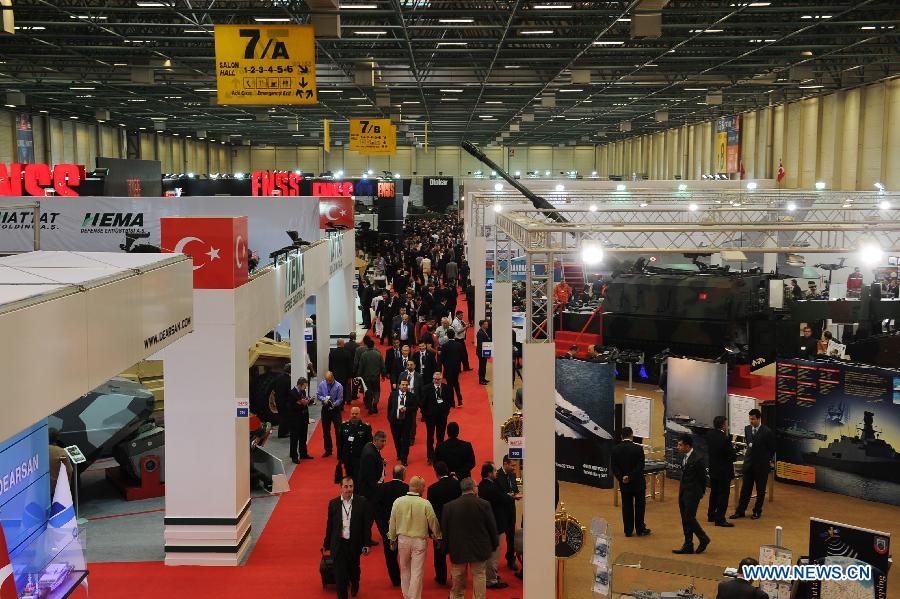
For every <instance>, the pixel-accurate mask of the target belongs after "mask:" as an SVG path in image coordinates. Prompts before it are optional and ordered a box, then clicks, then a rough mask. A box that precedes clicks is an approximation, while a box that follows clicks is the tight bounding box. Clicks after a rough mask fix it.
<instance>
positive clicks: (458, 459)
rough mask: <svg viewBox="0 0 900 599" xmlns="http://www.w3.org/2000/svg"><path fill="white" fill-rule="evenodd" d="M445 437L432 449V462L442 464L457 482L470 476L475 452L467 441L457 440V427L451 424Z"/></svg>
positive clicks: (453, 423) (473, 465)
mask: <svg viewBox="0 0 900 599" xmlns="http://www.w3.org/2000/svg"><path fill="white" fill-rule="evenodd" d="M447 437H449V438H448V439H447V440H446V441H444V442H443V443H438V445H437V447H435V448H434V461H435V462H444V463H445V464H447V468H449V469H450V472H452V473H453V474H455V475H456V479H457V480H462V479H464V478H469V477H470V476H472V468H474V467H475V450H474V449H472V444H471V443H469V442H468V441H462V440H461V439H459V425H458V424H457V423H455V422H451V423H449V424H448V425H447Z"/></svg>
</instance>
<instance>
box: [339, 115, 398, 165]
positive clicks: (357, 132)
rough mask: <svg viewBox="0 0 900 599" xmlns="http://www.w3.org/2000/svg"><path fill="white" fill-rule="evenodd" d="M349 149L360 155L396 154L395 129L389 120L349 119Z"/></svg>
mask: <svg viewBox="0 0 900 599" xmlns="http://www.w3.org/2000/svg"><path fill="white" fill-rule="evenodd" d="M350 149H351V150H354V151H356V152H359V153H360V154H370V155H376V156H380V155H390V154H395V153H396V152H397V128H396V127H395V126H394V125H393V124H392V123H391V121H390V119H350Z"/></svg>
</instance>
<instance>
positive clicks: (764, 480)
mask: <svg viewBox="0 0 900 599" xmlns="http://www.w3.org/2000/svg"><path fill="white" fill-rule="evenodd" d="M744 439H745V440H746V441H747V452H746V453H745V454H744V464H743V466H741V473H742V474H743V480H742V481H741V499H740V501H739V502H738V506H737V509H735V510H734V513H733V514H731V516H729V518H731V519H732V520H734V519H736V518H743V517H744V513H745V512H746V511H747V505H748V504H749V503H750V495H751V494H752V493H753V486H754V485H756V503H755V504H754V506H753V515H752V516H751V518H753V519H754V520H758V519H759V518H760V517H761V516H762V510H763V502H764V501H765V499H766V485H767V484H768V482H769V468H770V463H771V462H772V460H773V459H774V457H775V433H773V432H772V429H770V428H769V427H768V426H766V425H765V424H763V423H762V412H760V411H759V410H757V409H756V408H753V409H752V410H750V424H749V425H747V426H746V427H744Z"/></svg>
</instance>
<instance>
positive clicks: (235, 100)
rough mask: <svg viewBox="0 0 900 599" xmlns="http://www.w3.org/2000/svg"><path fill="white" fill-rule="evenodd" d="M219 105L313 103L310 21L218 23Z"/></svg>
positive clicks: (313, 49) (313, 53)
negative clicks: (254, 23) (255, 24)
mask: <svg viewBox="0 0 900 599" xmlns="http://www.w3.org/2000/svg"><path fill="white" fill-rule="evenodd" d="M215 40H216V89H217V92H218V93H217V98H218V101H219V104H264V105H271V104H316V103H317V102H318V101H319V100H318V94H317V93H316V47H315V30H314V28H313V26H312V25H274V26H252V25H216V27H215Z"/></svg>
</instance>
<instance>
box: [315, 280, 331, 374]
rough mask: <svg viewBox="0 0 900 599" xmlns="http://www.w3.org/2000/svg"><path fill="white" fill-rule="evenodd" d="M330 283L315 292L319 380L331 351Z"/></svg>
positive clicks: (317, 370) (325, 368)
mask: <svg viewBox="0 0 900 599" xmlns="http://www.w3.org/2000/svg"><path fill="white" fill-rule="evenodd" d="M330 288H331V281H329V282H328V283H325V284H324V285H322V286H321V287H320V288H319V289H318V290H317V291H316V362H317V364H316V374H318V375H319V379H322V378H323V377H324V376H325V372H326V371H327V370H328V351H329V350H330V349H331V294H330Z"/></svg>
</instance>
